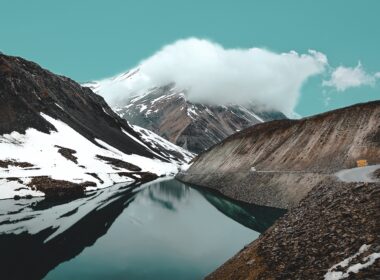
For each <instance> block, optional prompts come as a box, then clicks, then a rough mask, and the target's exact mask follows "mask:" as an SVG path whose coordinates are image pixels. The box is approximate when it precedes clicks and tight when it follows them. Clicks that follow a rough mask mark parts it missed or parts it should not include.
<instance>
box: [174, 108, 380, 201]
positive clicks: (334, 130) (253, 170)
mask: <svg viewBox="0 0 380 280" xmlns="http://www.w3.org/2000/svg"><path fill="white" fill-rule="evenodd" d="M360 159H365V160H367V162H368V163H369V164H378V163H380V101H374V102H369V103H365V104H357V105H354V106H351V107H347V108H343V109H339V110H335V111H331V112H327V113H324V114H321V115H317V116H313V117H309V118H304V119H300V120H277V121H272V122H267V123H263V124H257V125H255V126H252V127H250V128H248V129H245V130H243V131H241V132H238V133H236V134H234V135H232V136H230V137H228V138H227V139H225V140H224V141H222V142H221V143H219V144H217V145H215V146H214V147H212V148H211V149H210V150H208V151H206V152H205V153H202V154H200V155H199V156H197V157H196V158H195V160H194V162H193V164H192V165H191V167H190V168H189V169H188V170H187V171H186V172H184V173H181V174H179V175H178V176H177V177H178V178H179V179H180V180H183V181H185V182H188V183H192V184H196V185H200V186H207V187H211V188H214V189H218V190H219V191H221V192H222V193H224V194H226V195H227V196H230V197H233V198H235V199H238V200H243V201H246V202H251V203H252V202H254V203H257V204H262V205H268V206H275V207H281V208H289V207H291V206H294V205H296V204H297V203H298V202H299V201H300V200H301V199H302V198H303V197H304V196H305V195H306V194H307V193H308V192H309V191H310V190H311V189H312V188H313V186H315V185H317V184H318V183H320V182H321V181H323V180H324V179H325V178H326V177H327V176H331V175H333V174H334V173H335V172H337V171H339V170H341V169H347V168H353V167H355V166H356V161H357V160H360Z"/></svg>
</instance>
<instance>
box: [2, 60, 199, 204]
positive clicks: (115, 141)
mask: <svg viewBox="0 0 380 280" xmlns="http://www.w3.org/2000/svg"><path fill="white" fill-rule="evenodd" d="M191 158H192V154H191V153H189V152H187V151H186V150H184V149H182V148H180V147H177V146H175V145H174V144H171V143H169V142H168V141H166V140H164V139H162V138H161V137H159V136H158V135H155V134H154V133H152V132H149V131H146V130H144V129H141V128H138V127H131V126H130V125H129V124H128V123H127V122H126V121H125V120H123V119H122V118H120V117H119V116H118V115H117V114H115V113H114V112H113V111H112V110H111V109H110V108H109V107H108V105H107V104H106V103H105V102H104V100H103V99H102V98H101V97H99V96H97V95H96V94H94V93H93V92H92V91H90V90H88V89H85V88H82V87H81V86H80V85H78V84H77V83H75V82H74V81H72V80H70V79H68V78H65V77H61V76H57V75H54V74H52V73H50V72H48V71H46V70H43V69H42V68H40V67H39V66H38V65H36V64H34V63H32V62H29V61H26V60H23V59H21V58H15V57H9V56H5V55H0V199H2V198H13V197H25V196H43V195H52V196H54V195H58V196H61V195H71V196H74V195H81V194H83V192H84V191H86V190H87V191H89V190H95V189H98V188H104V187H108V186H110V185H113V184H115V183H119V182H142V181H147V180H151V179H153V178H155V177H157V176H165V175H174V174H175V173H177V172H178V170H179V169H181V168H185V167H186V166H187V163H188V162H189V161H190V160H191Z"/></svg>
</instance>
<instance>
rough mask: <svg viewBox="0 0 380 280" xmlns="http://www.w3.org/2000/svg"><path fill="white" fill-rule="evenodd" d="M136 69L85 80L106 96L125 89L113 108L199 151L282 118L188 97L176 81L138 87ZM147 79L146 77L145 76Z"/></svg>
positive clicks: (277, 114) (278, 114) (252, 106)
mask: <svg viewBox="0 0 380 280" xmlns="http://www.w3.org/2000/svg"><path fill="white" fill-rule="evenodd" d="M143 78H144V73H142V72H141V71H140V70H139V69H136V70H134V71H129V72H126V73H124V74H121V75H119V76H116V77H114V78H111V79H107V80H103V81H99V82H91V83H87V84H84V86H88V87H90V88H91V89H92V90H93V91H94V92H96V93H99V94H101V95H102V96H103V97H105V98H106V99H107V97H108V96H109V95H111V91H113V90H114V88H119V91H120V92H122V93H124V96H125V97H124V98H123V95H121V97H120V101H118V102H117V104H115V105H113V106H112V107H113V109H114V111H115V112H116V113H118V114H119V115H120V116H121V117H123V118H124V119H126V120H128V121H129V122H130V123H132V124H135V125H138V126H141V127H144V128H146V129H149V130H151V131H153V132H155V133H157V134H159V135H160V136H162V137H163V138H165V139H167V140H169V141H170V142H172V143H174V144H176V145H178V146H180V147H183V148H185V149H188V150H189V151H191V152H194V153H200V152H202V151H204V150H206V149H208V148H209V147H211V146H213V145H215V144H216V143H219V142H220V141H222V140H223V139H225V138H227V137H228V136H229V135H232V134H234V133H236V132H238V131H240V130H242V129H244V128H247V127H249V126H251V125H254V124H258V123H262V122H265V121H269V120H275V119H285V118H286V117H285V115H284V114H282V113H281V112H278V111H273V110H268V109H267V110H262V109H260V108H259V107H258V106H256V105H255V104H254V103H251V104H247V105H244V106H243V105H238V104H227V105H211V104H206V103H195V102H192V101H191V100H189V99H188V97H187V96H188V91H189V90H186V89H182V88H179V87H178V86H176V84H175V82H173V83H170V84H167V85H163V86H160V85H158V86H154V87H150V86H147V87H146V88H143V89H139V90H137V89H136V88H137V86H135V83H137V82H138V86H139V87H141V83H144V82H142V81H140V80H144V79H143ZM146 80H149V79H148V78H146Z"/></svg>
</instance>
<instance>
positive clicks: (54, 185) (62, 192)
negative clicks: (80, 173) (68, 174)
mask: <svg viewBox="0 0 380 280" xmlns="http://www.w3.org/2000/svg"><path fill="white" fill-rule="evenodd" d="M28 186H29V187H31V188H32V189H36V190H38V191H41V192H43V193H44V194H45V195H46V197H55V198H58V197H78V196H82V195H84V191H85V188H86V187H95V186H96V184H95V183H94V182H90V181H86V182H83V183H80V184H77V183H73V182H69V181H64V180H54V179H52V178H50V177H49V176H37V177H33V178H32V180H31V181H30V183H29V184H28Z"/></svg>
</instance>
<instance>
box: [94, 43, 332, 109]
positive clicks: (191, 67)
mask: <svg viewBox="0 0 380 280" xmlns="http://www.w3.org/2000/svg"><path fill="white" fill-rule="evenodd" d="M327 64H328V62H327V58H326V56H325V55H324V54H322V53H320V52H317V51H314V50H310V51H309V52H308V53H307V54H298V53H296V52H295V51H291V52H288V53H275V52H271V51H269V50H266V49H262V48H252V49H225V48H223V47H222V46H220V45H218V44H216V43H214V42H210V41H208V40H201V39H196V38H190V39H185V40H179V41H177V42H175V43H173V44H170V45H167V46H165V47H164V48H162V49H161V50H160V51H158V52H157V53H156V54H154V55H153V56H151V57H149V58H148V59H146V60H144V61H142V62H141V63H140V65H139V66H138V68H140V72H141V73H140V76H137V75H136V76H135V77H134V79H135V80H134V81H133V83H132V82H131V81H129V80H126V81H125V83H129V84H123V82H120V83H119V84H117V83H115V82H112V85H110V82H109V81H110V80H108V82H106V81H103V84H104V85H105V83H107V84H108V86H107V87H102V88H105V89H106V92H104V93H103V94H102V89H101V90H100V93H101V94H102V95H103V96H104V97H105V98H106V99H108V101H110V99H111V102H112V101H114V102H115V100H117V99H120V97H128V95H131V94H133V93H136V92H141V91H142V90H143V89H144V88H145V89H147V88H149V87H152V86H159V85H165V84H167V83H170V82H175V83H176V85H177V86H178V87H179V88H184V89H187V90H188V91H187V95H188V98H189V100H190V101H193V102H203V103H211V104H227V103H239V104H245V103H247V102H251V101H252V102H254V103H255V104H257V105H259V106H262V107H263V108H270V109H275V110H279V111H282V112H284V113H285V114H287V115H288V116H291V115H292V114H293V113H294V108H295V106H296V105H297V102H298V99H299V96H300V89H301V87H302V85H303V84H304V82H305V81H306V80H307V79H308V78H309V77H311V76H313V75H318V74H320V73H322V72H324V70H325V67H326V65H327ZM107 97H108V98H107Z"/></svg>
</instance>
